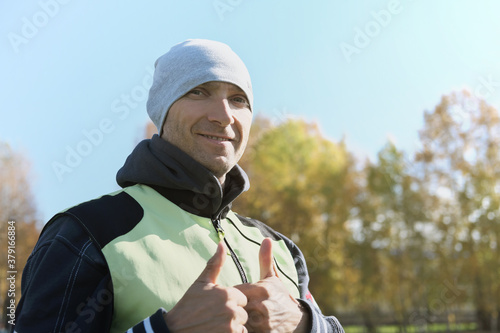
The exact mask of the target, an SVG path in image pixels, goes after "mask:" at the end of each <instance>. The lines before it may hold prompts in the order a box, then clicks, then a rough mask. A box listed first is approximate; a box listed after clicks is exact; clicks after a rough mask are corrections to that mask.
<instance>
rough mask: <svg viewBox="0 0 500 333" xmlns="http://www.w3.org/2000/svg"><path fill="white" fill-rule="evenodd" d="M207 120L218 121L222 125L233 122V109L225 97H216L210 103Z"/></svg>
mask: <svg viewBox="0 0 500 333" xmlns="http://www.w3.org/2000/svg"><path fill="white" fill-rule="evenodd" d="M208 120H210V121H212V122H215V123H218V124H219V125H220V126H222V127H226V126H229V125H232V124H233V123H234V118H233V110H232V109H231V105H230V103H229V101H228V99H227V98H217V99H215V100H214V101H213V103H211V105H210V110H209V111H208Z"/></svg>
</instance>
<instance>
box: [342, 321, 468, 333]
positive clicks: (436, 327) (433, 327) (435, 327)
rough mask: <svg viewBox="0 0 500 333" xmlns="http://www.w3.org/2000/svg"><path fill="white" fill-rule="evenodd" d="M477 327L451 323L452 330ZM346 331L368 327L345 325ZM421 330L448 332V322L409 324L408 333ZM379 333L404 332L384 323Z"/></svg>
mask: <svg viewBox="0 0 500 333" xmlns="http://www.w3.org/2000/svg"><path fill="white" fill-rule="evenodd" d="M476 329H477V325H476V323H460V324H451V325H450V331H451V332H472V331H475V330H476ZM344 330H345V332H346V333H365V332H366V328H365V327H364V326H362V325H352V326H344ZM419 332H448V327H447V326H446V324H428V325H427V327H422V326H407V327H406V333H419ZM377 333H403V330H402V328H401V327H400V326H396V325H383V326H378V327H377Z"/></svg>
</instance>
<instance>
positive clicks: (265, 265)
mask: <svg viewBox="0 0 500 333" xmlns="http://www.w3.org/2000/svg"><path fill="white" fill-rule="evenodd" d="M259 263H260V279H261V280H260V281H259V282H257V283H253V284H240V285H237V286H235V288H238V289H239V290H241V292H243V294H245V295H246V297H247V299H248V304H247V305H246V306H245V310H246V311H247V312H248V322H247V324H246V327H247V329H248V332H257V333H260V332H306V330H307V327H308V321H309V317H308V313H307V311H305V310H302V309H301V307H300V304H299V302H298V301H297V300H296V299H295V298H293V297H292V296H291V295H290V293H289V292H288V290H287V289H286V287H285V285H284V284H283V282H281V280H280V279H279V277H278V274H277V272H276V267H275V266H274V262H273V252H272V242H271V240H270V239H269V238H266V239H264V241H263V242H262V244H261V246H260V251H259Z"/></svg>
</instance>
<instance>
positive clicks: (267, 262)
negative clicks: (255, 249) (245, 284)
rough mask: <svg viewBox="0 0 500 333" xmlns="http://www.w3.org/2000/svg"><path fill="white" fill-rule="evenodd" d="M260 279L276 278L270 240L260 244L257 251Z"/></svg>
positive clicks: (267, 239)
mask: <svg viewBox="0 0 500 333" xmlns="http://www.w3.org/2000/svg"><path fill="white" fill-rule="evenodd" d="M259 264H260V279H261V280H263V279H265V278H268V277H271V276H276V271H275V269H274V261H273V243H272V241H271V239H269V238H265V239H264V240H263V241H262V244H260V250H259Z"/></svg>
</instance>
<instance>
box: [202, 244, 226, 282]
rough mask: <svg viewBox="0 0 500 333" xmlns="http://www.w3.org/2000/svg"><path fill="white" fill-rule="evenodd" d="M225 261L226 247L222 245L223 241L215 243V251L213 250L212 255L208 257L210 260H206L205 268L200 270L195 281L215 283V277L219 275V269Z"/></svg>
mask: <svg viewBox="0 0 500 333" xmlns="http://www.w3.org/2000/svg"><path fill="white" fill-rule="evenodd" d="M225 261H226V247H225V246H224V243H223V242H220V243H219V244H218V245H217V251H216V252H215V254H214V255H213V257H212V258H210V260H209V261H208V262H207V266H205V269H204V270H203V272H201V274H200V276H199V277H198V279H197V281H198V282H203V283H213V284H216V283H217V278H218V277H219V274H220V271H221V269H222V266H223V265H224V262H225Z"/></svg>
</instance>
